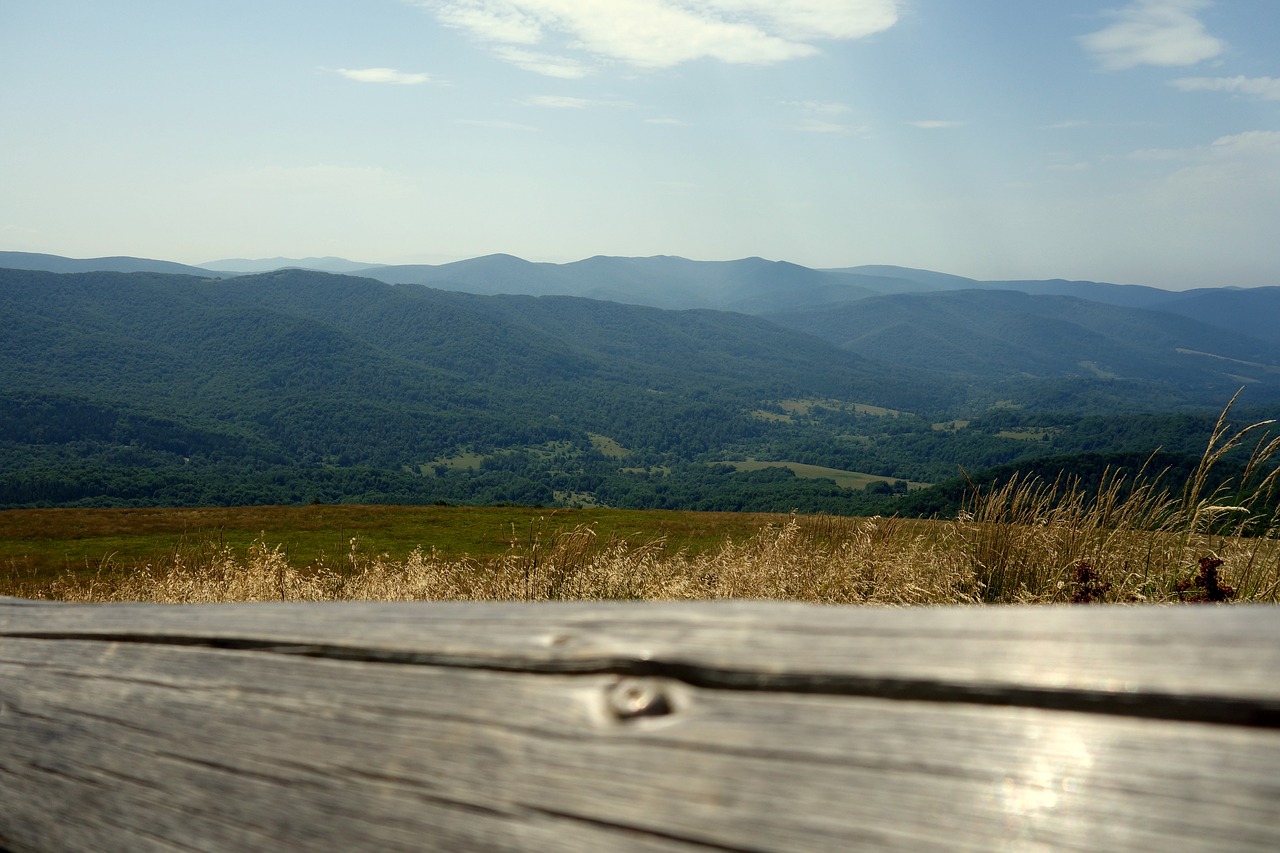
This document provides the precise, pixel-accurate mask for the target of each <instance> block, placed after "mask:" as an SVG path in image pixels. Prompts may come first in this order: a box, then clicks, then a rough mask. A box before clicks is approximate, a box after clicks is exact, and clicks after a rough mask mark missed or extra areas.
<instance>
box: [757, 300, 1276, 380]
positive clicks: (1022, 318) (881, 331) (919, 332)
mask: <svg viewBox="0 0 1280 853" xmlns="http://www.w3.org/2000/svg"><path fill="white" fill-rule="evenodd" d="M1175 304H1177V303H1175ZM767 316H768V317H769V319H772V320H774V321H775V322H778V323H780V324H782V325H786V326H788V327H790V328H793V329H797V330H803V331H806V332H810V333H812V334H815V335H817V336H819V337H821V338H823V339H824V340H827V341H829V342H831V343H833V344H835V345H837V346H839V347H841V348H843V349H846V350H848V351H850V352H855V353H858V354H860V355H863V356H867V357H874V358H877V359H882V360H885V361H889V362H891V363H893V364H896V365H899V366H903V367H915V368H919V369H935V370H939V371H946V372H951V373H956V374H965V375H968V376H970V377H974V378H978V379H987V380H991V379H1015V378H1024V379H1028V380H1030V379H1035V378H1037V377H1043V378H1049V377H1092V378H1101V379H1116V380H1128V381H1139V382H1158V383H1162V384H1163V385H1166V386H1168V387H1170V388H1176V389H1179V390H1180V391H1182V392H1183V393H1186V394H1189V395H1192V396H1193V397H1196V398H1200V399H1204V398H1205V397H1206V396H1207V397H1209V398H1217V399H1221V398H1224V396H1229V395H1230V394H1231V393H1232V392H1233V391H1234V390H1235V389H1236V388H1239V387H1240V386H1241V385H1245V384H1248V385H1250V386H1252V387H1251V393H1252V394H1255V395H1257V397H1258V398H1265V399H1274V398H1277V397H1280V343H1273V342H1270V341H1266V340H1259V339H1256V338H1250V337H1246V336H1244V335H1242V334H1239V333H1238V332H1233V331H1228V330H1226V329H1224V328H1221V327H1216V326H1211V325H1208V324H1207V323H1205V322H1202V321H1201V320H1198V319H1193V318H1192V317H1188V316H1179V315H1175V314H1170V313H1166V312H1162V311H1156V310H1148V309H1139V308H1124V307H1120V306H1116V305H1104V304H1102V303H1098V302H1091V301H1088V300H1085V299H1079V298H1074V297H1067V296H1031V295H1028V294H1026V293H1021V292H1018V291H1001V290H952V291H937V292H933V293H910V294H893V295H886V296H880V297H875V298H871V299H865V300H861V301H858V302H854V303H849V304H847V305H838V306H827V307H824V308H822V309H809V310H794V311H787V312H778V313H774V314H770V315H767Z"/></svg>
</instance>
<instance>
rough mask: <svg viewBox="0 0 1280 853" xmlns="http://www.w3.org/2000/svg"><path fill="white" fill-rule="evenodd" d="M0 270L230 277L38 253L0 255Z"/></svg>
mask: <svg viewBox="0 0 1280 853" xmlns="http://www.w3.org/2000/svg"><path fill="white" fill-rule="evenodd" d="M0 269H15V270H40V271H42V272H56V273H72V272H158V273H167V274H172V275H197V276H200V277H201V278H210V277H213V278H227V277H228V276H230V275H234V273H230V272H219V271H215V270H208V269H204V268H202V267H193V266H188V265H187V264H179V263H175V262H173V261H156V260H151V259H150V258H132V257H127V256H113V257H107V258H64V257H63V256H61V255H45V254H40V253H38V252H0Z"/></svg>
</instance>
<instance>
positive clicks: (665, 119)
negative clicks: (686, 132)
mask: <svg viewBox="0 0 1280 853" xmlns="http://www.w3.org/2000/svg"><path fill="white" fill-rule="evenodd" d="M644 123H645V124H668V125H675V126H678V127H684V126H685V125H687V124H689V122H687V121H683V120H682V119H678V118H672V117H671V116H658V117H656V118H647V119H645V120H644Z"/></svg>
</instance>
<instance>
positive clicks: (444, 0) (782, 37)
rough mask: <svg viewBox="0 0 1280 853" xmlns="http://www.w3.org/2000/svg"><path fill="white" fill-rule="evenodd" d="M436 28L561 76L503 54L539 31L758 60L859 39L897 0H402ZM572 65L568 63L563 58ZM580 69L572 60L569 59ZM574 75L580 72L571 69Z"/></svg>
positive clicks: (625, 58) (655, 58)
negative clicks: (453, 30)
mask: <svg viewBox="0 0 1280 853" xmlns="http://www.w3.org/2000/svg"><path fill="white" fill-rule="evenodd" d="M412 2H415V3H416V5H419V6H422V7H424V8H426V9H428V10H430V11H431V12H432V13H434V14H435V16H436V18H437V19H438V20H439V21H440V22H441V23H443V24H445V25H446V26H451V27H458V28H461V29H465V30H468V31H470V32H471V33H472V34H473V35H475V36H476V37H478V38H480V39H483V40H485V41H490V42H495V43H497V44H499V45H504V46H506V47H507V48H508V50H506V51H503V50H500V51H499V56H502V57H503V58H504V59H506V60H507V61H509V62H512V63H514V64H516V65H518V66H520V67H522V68H525V69H526V70H529V71H536V72H538V73H542V74H546V73H548V70H547V69H548V68H549V69H551V70H555V71H559V72H561V73H560V74H552V76H566V75H564V74H563V72H564V69H565V66H564V65H563V64H561V63H564V62H575V60H567V59H565V58H563V57H556V58H555V59H557V60H560V62H555V63H551V64H550V65H544V64H542V63H539V62H534V61H527V57H522V56H521V55H520V54H518V53H512V52H510V50H509V48H510V47H511V46H513V45H524V46H530V45H536V44H542V43H544V42H545V41H547V40H548V39H549V38H552V37H554V38H556V39H559V40H564V41H566V42H567V44H568V47H569V48H570V49H572V50H576V51H581V52H583V53H586V54H587V55H589V56H591V57H594V58H596V59H603V60H606V61H608V60H613V61H621V62H625V63H627V64H629V65H633V66H636V67H639V68H669V67H671V66H674V65H679V64H680V63H682V62H689V61H692V60H696V59H716V60H720V61H721V62H728V63H746V64H768V63H774V62H782V61H785V60H789V59H797V58H801V57H805V56H811V55H813V54H814V53H816V52H817V50H818V48H817V47H816V46H814V45H813V44H811V42H814V41H821V40H828V39H853V38H862V37H864V36H868V35H872V34H874V33H878V32H882V31H884V30H886V29H888V28H890V27H892V26H893V25H894V24H895V23H896V22H897V20H898V8H899V6H900V4H901V3H902V2H903V0H703V2H701V3H692V2H688V0H609V2H604V1H603V0H412ZM569 67H574V66H569ZM578 67H579V68H580V65H579V66H578ZM578 76H581V74H579V75H578Z"/></svg>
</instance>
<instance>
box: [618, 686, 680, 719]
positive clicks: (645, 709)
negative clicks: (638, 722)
mask: <svg viewBox="0 0 1280 853" xmlns="http://www.w3.org/2000/svg"><path fill="white" fill-rule="evenodd" d="M609 709H610V710H611V711H613V713H614V714H615V715H616V716H617V717H618V718H619V719H622V720H630V719H634V718H635V717H661V716H663V715H665V714H670V713H671V711H672V708H671V700H670V699H668V698H667V694H666V691H665V690H663V688H662V682H661V681H659V680H658V679H655V678H624V679H623V680H621V681H619V682H618V683H617V684H615V685H613V687H611V688H610V689H609Z"/></svg>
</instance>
